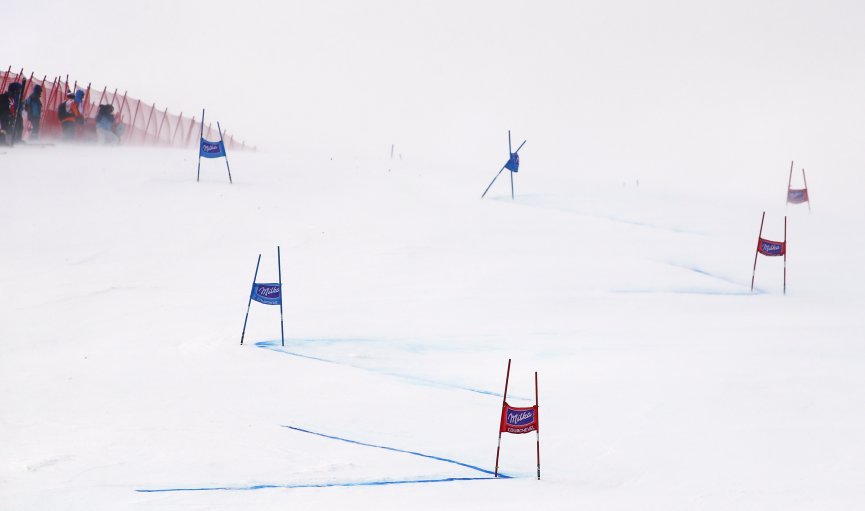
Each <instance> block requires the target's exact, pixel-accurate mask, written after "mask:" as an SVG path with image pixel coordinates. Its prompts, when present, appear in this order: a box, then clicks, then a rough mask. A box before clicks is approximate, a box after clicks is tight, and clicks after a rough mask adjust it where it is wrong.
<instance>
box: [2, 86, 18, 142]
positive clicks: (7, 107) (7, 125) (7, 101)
mask: <svg viewBox="0 0 865 511" xmlns="http://www.w3.org/2000/svg"><path fill="white" fill-rule="evenodd" d="M13 105H14V103H13V102H12V98H11V97H10V96H9V93H8V92H4V93H2V94H0V144H3V145H6V144H8V143H9V142H8V141H7V139H6V137H7V134H9V133H11V132H12V119H14V118H15V115H14V110H13V108H12V107H13Z"/></svg>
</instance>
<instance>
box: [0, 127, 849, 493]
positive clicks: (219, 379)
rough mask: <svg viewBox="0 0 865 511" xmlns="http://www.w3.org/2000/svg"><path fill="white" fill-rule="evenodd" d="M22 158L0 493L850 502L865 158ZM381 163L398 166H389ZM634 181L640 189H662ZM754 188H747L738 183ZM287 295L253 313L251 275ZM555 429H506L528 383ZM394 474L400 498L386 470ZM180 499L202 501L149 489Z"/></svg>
mask: <svg viewBox="0 0 865 511" xmlns="http://www.w3.org/2000/svg"><path fill="white" fill-rule="evenodd" d="M531 143H532V141H531V140H529V142H528V143H527V145H526V147H525V149H524V155H523V165H522V168H521V170H520V173H519V174H517V175H516V178H515V183H516V190H517V199H516V200H515V201H512V200H511V199H510V193H509V192H510V190H509V183H508V181H507V178H508V176H507V175H506V174H503V175H502V177H501V178H500V179H499V181H498V182H496V184H495V185H494V186H493V188H492V189H491V191H490V193H489V195H488V196H487V199H484V200H480V198H479V197H480V193H481V192H482V191H483V188H484V187H485V186H486V185H487V183H488V182H489V179H491V178H492V176H493V175H494V173H495V171H496V170H497V165H500V164H501V163H503V161H504V159H505V158H506V154H505V151H499V152H498V153H491V154H489V155H488V156H489V160H490V161H489V165H488V166H486V167H476V168H466V167H465V166H461V165H454V166H452V167H447V166H439V165H435V164H433V163H427V162H423V161H411V160H404V161H402V162H399V161H397V162H391V161H390V160H389V159H388V158H387V157H386V155H383V157H382V158H378V159H366V160H363V159H348V160H347V159H342V160H341V159H339V158H335V159H333V160H331V159H330V157H329V156H319V157H315V156H293V157H288V156H284V155H275V154H272V153H266V152H260V153H234V154H232V155H230V157H231V163H232V169H233V177H234V180H235V183H234V184H233V185H229V184H228V182H227V178H226V176H225V168H224V166H223V165H222V161H221V160H213V161H206V160H205V161H204V162H203V163H202V167H203V168H202V179H201V182H200V183H196V182H195V165H196V157H195V154H194V153H192V152H190V151H176V150H162V151H160V150H150V149H130V148H116V149H112V148H109V149H101V148H93V147H64V146H57V147H49V148H44V149H40V148H32V147H30V148H26V147H19V148H16V149H14V150H6V151H5V152H4V154H0V164H2V165H0V179H2V182H3V186H2V188H0V217H2V218H3V219H4V235H3V236H2V240H0V253H2V254H3V264H2V265H0V283H2V284H0V285H2V289H3V293H2V294H0V300H2V301H0V310H2V311H3V312H2V321H0V340H2V348H3V351H2V357H0V410H2V415H0V438H2V439H3V440H2V443H0V446H2V454H0V502H2V506H0V507H2V509H4V510H30V509H88V510H89V509H116V508H124V509H226V510H229V509H286V508H294V509H336V508H340V509H345V508H351V509H406V508H412V509H439V508H441V507H442V506H446V507H448V508H451V509H516V508H519V507H526V506H531V507H534V508H539V509H576V508H583V509H782V508H783V509H815V508H820V509H855V508H858V507H861V506H862V505H863V504H865V485H863V482H862V481H863V480H865V479H863V476H865V443H863V442H862V431H863V430H865V412H863V408H862V402H863V400H865V371H862V367H863V363H865V347H863V335H862V331H863V326H865V320H863V317H862V311H863V310H865V307H863V305H865V303H863V302H865V300H863V298H862V295H861V289H862V288H863V285H865V276H863V272H862V269H861V268H862V264H861V262H862V260H863V257H865V244H863V242H862V241H861V232H862V225H863V220H865V207H863V205H862V201H861V197H860V195H861V194H860V190H861V189H862V185H863V178H862V177H861V172H859V171H858V170H857V169H853V168H840V169H837V168H836V169H814V170H813V171H812V172H811V173H810V174H809V181H808V184H809V186H810V187H811V189H812V192H811V194H812V198H813V200H814V204H813V213H811V214H809V213H808V210H807V207H806V206H805V205H800V206H790V207H789V208H788V209H786V213H787V215H788V221H789V227H788V239H789V243H790V245H789V247H790V248H789V258H788V288H787V295H786V296H783V295H782V288H781V278H782V267H783V265H782V262H781V260H779V259H777V258H764V257H761V258H760V260H759V261H758V272H757V280H756V282H757V290H756V291H755V292H754V293H753V294H752V293H750V292H749V286H750V277H751V267H752V264H753V254H754V252H753V251H754V246H755V243H756V237H757V231H758V228H759V220H760V214H761V212H762V211H763V210H764V209H765V210H766V211H767V215H766V225H765V228H764V235H765V236H767V237H770V238H781V237H782V236H783V215H784V214H785V207H784V192H785V186H786V179H787V167H786V165H789V163H785V162H784V161H779V162H777V163H778V165H777V166H776V167H775V168H771V169H763V170H762V171H761V172H760V173H759V174H757V173H755V174H752V175H751V176H750V178H748V177H745V175H744V174H742V175H740V176H739V177H741V180H736V181H735V182H729V181H722V182H719V183H717V185H715V184H712V185H710V186H709V185H708V183H705V182H704V183H702V184H701V185H700V186H695V185H694V182H693V181H690V180H671V179H665V176H667V174H666V173H664V172H661V171H657V172H652V171H651V170H646V169H642V171H641V173H639V174H637V173H634V174H633V175H632V176H631V177H629V178H628V179H627V180H624V181H623V180H620V179H618V178H614V177H609V176H605V175H599V174H592V173H580V172H577V173H575V172H571V171H570V169H567V168H564V167H558V168H556V167H539V166H538V165H537V164H533V159H532V146H531ZM383 152H384V153H387V151H383ZM637 179H639V186H637V183H636V181H637ZM737 183H741V184H742V185H743V186H741V188H737ZM277 245H279V246H280V247H281V251H282V278H283V281H284V285H285V332H286V341H285V347H284V348H283V347H282V346H280V342H279V313H278V308H277V307H269V306H264V305H261V304H256V303H253V305H252V309H251V312H250V318H249V326H248V329H247V332H246V343H245V345H244V346H242V347H241V346H240V345H239V338H240V331H241V327H242V324H243V319H244V314H245V311H246V300H247V296H248V292H249V286H250V281H251V278H252V275H253V271H254V267H255V261H256V258H257V255H258V254H259V253H261V254H262V262H261V269H260V272H259V279H258V280H259V281H260V282H266V281H275V280H276V279H277V266H276V246H277ZM508 358H512V359H513V366H512V372H511V381H510V389H509V395H510V397H509V401H511V402H512V403H513V404H515V405H527V404H528V403H531V399H532V395H533V385H532V378H533V372H534V371H538V373H539V387H540V405H541V418H542V428H541V431H542V433H541V435H540V436H541V456H542V477H543V478H542V480H541V481H537V480H536V479H535V477H534V475H535V458H534V456H535V437H534V436H533V435H520V436H518V435H511V436H508V435H506V436H505V437H504V438H503V440H502V444H503V445H502V459H501V470H502V472H503V473H504V474H505V475H507V476H510V478H509V479H500V480H490V479H489V477H490V475H489V473H488V471H491V470H492V469H493V465H494V459H495V452H494V451H495V448H496V428H497V421H498V416H499V410H500V406H501V392H502V390H503V388H502V387H503V378H504V371H505V367H506V364H507V360H508ZM385 483H400V484H385ZM153 490H182V491H153Z"/></svg>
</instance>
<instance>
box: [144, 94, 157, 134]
mask: <svg viewBox="0 0 865 511" xmlns="http://www.w3.org/2000/svg"><path fill="white" fill-rule="evenodd" d="M154 110H156V103H153V106H151V107H150V115H148V116H147V124H146V125H145V126H144V138H142V139H141V141H142V142H147V132H148V131H150V121H152V120H153V111H154Z"/></svg>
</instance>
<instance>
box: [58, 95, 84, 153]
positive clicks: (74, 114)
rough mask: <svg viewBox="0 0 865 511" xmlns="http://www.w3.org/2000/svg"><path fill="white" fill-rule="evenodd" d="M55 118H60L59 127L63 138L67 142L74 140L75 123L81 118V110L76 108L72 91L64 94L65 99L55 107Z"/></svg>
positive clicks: (76, 104)
mask: <svg viewBox="0 0 865 511" xmlns="http://www.w3.org/2000/svg"><path fill="white" fill-rule="evenodd" d="M57 118H58V119H59V120H60V127H61V128H63V140H66V141H68V142H71V141H73V140H75V125H76V124H77V123H78V122H79V119H81V112H80V111H79V110H78V103H76V102H75V94H73V93H72V92H69V93H68V94H66V101H64V102H63V103H60V105H59V106H58V107H57Z"/></svg>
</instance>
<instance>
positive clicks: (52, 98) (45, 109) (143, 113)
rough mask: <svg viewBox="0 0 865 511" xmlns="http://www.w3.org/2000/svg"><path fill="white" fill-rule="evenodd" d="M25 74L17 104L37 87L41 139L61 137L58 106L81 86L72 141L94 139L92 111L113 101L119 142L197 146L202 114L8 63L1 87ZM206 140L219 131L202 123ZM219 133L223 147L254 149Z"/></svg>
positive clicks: (26, 131) (0, 77)
mask: <svg viewBox="0 0 865 511" xmlns="http://www.w3.org/2000/svg"><path fill="white" fill-rule="evenodd" d="M25 78H26V79H27V83H26V85H25V90H24V93H23V94H22V96H21V101H22V103H23V102H24V101H25V100H26V99H27V97H28V96H29V95H30V93H31V92H32V91H33V86H34V85H41V86H42V116H41V128H40V135H39V136H40V138H43V139H51V138H60V137H61V126H60V119H59V118H58V117H57V110H58V108H59V107H60V104H61V103H63V102H64V101H66V94H67V92H70V91H71V92H75V91H76V90H83V91H84V99H83V101H82V102H81V104H80V105H79V110H80V111H81V114H82V116H83V118H84V119H83V120H84V122H83V123H81V124H79V125H78V126H77V128H76V135H75V138H76V140H79V141H84V142H96V113H97V111H98V108H97V107H98V106H99V105H113V106H114V116H115V119H116V120H117V122H119V123H120V124H122V125H123V132H122V134H121V135H120V141H121V143H123V144H128V145H147V146H168V147H195V146H197V145H198V137H199V131H200V130H201V129H202V128H201V119H198V120H196V118H195V116H194V115H193V116H191V117H184V115H183V113H182V112H181V113H180V114H173V113H169V112H168V109H167V108H166V109H164V110H159V109H158V108H156V104H155V103H154V104H147V103H145V102H143V101H141V100H140V99H135V98H132V97H129V96H128V95H127V94H126V93H125V92H124V93H123V94H118V92H117V89H114V91H113V92H112V91H109V90H108V88H107V87H103V88H102V90H101V91H99V90H94V89H91V87H90V84H87V86H86V87H84V86H83V84H79V83H78V82H77V81H75V82H73V83H72V84H70V83H69V77H68V76H67V77H66V78H65V79H64V78H63V77H60V76H58V77H55V78H54V79H53V80H48V79H47V76H43V77H42V78H41V79H39V78H38V77H34V73H30V76H29V77H28V76H26V75H25V73H24V70H23V69H22V70H20V71H18V72H17V73H15V72H13V71H12V67H11V66H10V67H9V68H8V69H7V70H6V71H0V91H3V92H5V91H6V90H7V88H8V86H9V84H11V83H13V82H18V83H21V81H22V80H23V79H25ZM27 117H28V116H27V114H24V115H23V119H24V123H25V124H24V140H25V141H26V140H27V137H28V136H29V129H28V126H29V124H30V120H29V119H28V118H27ZM202 136H203V137H204V138H206V139H208V140H218V139H219V133H218V132H217V129H216V127H215V126H212V125H211V124H210V123H207V124H205V125H204V133H203V135H202ZM222 138H223V140H224V141H225V147H226V148H227V149H228V150H244V149H253V150H254V149H255V148H254V147H250V146H247V144H246V142H244V141H237V140H235V138H234V135H233V134H231V133H228V131H227V130H223V131H222Z"/></svg>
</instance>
